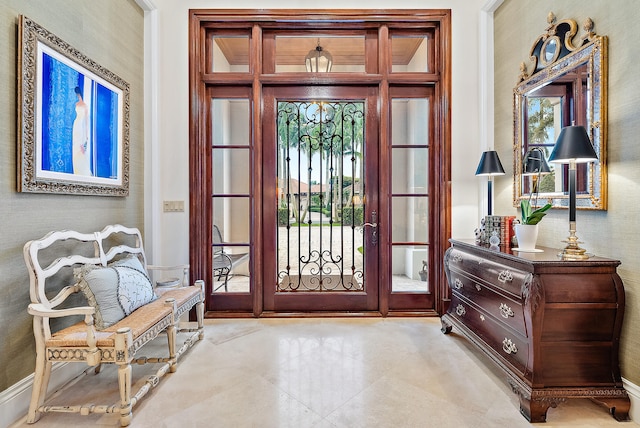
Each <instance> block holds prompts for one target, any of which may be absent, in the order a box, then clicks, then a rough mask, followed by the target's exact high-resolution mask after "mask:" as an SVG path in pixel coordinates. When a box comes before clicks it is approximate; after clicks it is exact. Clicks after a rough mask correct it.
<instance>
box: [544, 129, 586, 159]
mask: <svg viewBox="0 0 640 428" xmlns="http://www.w3.org/2000/svg"><path fill="white" fill-rule="evenodd" d="M597 160H598V155H596V152H595V150H594V149H593V145H592V144H591V140H590V139H589V135H587V130H586V129H585V127H584V126H565V127H564V128H562V131H560V135H559V136H558V140H557V141H556V145H555V146H554V147H553V151H552V152H551V155H550V156H549V162H557V163H569V162H571V161H574V162H575V163H584V162H592V161H597Z"/></svg>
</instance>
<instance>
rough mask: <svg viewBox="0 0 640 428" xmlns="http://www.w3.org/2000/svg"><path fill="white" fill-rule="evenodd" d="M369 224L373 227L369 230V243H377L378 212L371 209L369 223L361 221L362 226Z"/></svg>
mask: <svg viewBox="0 0 640 428" xmlns="http://www.w3.org/2000/svg"><path fill="white" fill-rule="evenodd" d="M365 226H369V227H370V228H372V229H373V231H372V232H371V243H372V244H373V245H378V213H377V212H375V211H373V212H372V213H371V223H369V222H367V223H363V224H362V227H363V228H364V227H365Z"/></svg>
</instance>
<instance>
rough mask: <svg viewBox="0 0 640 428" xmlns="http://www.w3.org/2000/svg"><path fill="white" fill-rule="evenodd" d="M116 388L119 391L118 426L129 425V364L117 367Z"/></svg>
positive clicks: (130, 415) (130, 413)
mask: <svg viewBox="0 0 640 428" xmlns="http://www.w3.org/2000/svg"><path fill="white" fill-rule="evenodd" d="M118 387H119V389H120V426H123V427H126V426H129V424H130V423H131V417H132V412H131V364H120V365H118Z"/></svg>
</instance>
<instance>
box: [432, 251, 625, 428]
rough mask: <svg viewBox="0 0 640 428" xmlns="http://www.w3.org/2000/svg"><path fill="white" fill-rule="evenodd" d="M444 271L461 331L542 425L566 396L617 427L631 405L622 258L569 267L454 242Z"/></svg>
mask: <svg viewBox="0 0 640 428" xmlns="http://www.w3.org/2000/svg"><path fill="white" fill-rule="evenodd" d="M451 245H452V246H451V247H450V248H449V249H448V250H447V252H446V255H445V272H446V274H447V280H448V282H449V287H450V289H451V303H450V306H449V309H448V311H447V313H446V314H445V315H443V316H442V319H441V320H442V331H443V332H444V333H449V332H451V330H452V327H456V328H457V329H458V330H459V331H460V333H462V334H463V335H465V336H466V337H467V338H468V339H469V340H471V341H472V342H473V343H474V344H475V345H477V346H478V347H479V349H481V350H482V351H484V352H485V353H486V354H487V355H488V356H489V357H490V359H491V360H493V361H494V362H495V363H496V364H497V365H498V367H499V368H500V369H501V370H502V371H503V372H504V373H505V374H506V377H507V382H508V383H509V385H510V386H511V388H512V390H513V391H514V393H516V394H517V395H518V396H519V399H520V412H521V413H522V414H523V415H524V416H525V417H526V418H527V419H528V420H529V421H531V422H544V421H545V420H546V414H547V410H548V408H549V407H556V406H557V404H558V403H560V402H562V401H564V400H565V399H567V398H591V399H593V400H595V401H598V402H600V403H603V404H605V405H606V406H607V407H608V408H609V409H610V411H611V413H612V415H613V416H614V417H615V418H616V419H618V420H627V419H628V418H629V416H628V413H629V407H630V401H629V397H628V396H627V393H626V391H625V390H624V388H623V386H622V379H621V377H620V368H619V364H618V348H619V340H620V329H621V327H622V318H623V315H624V288H623V285H622V281H621V280H620V277H619V276H618V274H617V273H616V268H617V266H618V265H619V264H620V262H618V261H616V260H610V259H605V258H601V257H593V258H590V259H588V260H585V261H564V260H560V259H559V258H558V256H557V253H558V250H556V249H551V248H542V250H544V251H542V252H537V253H522V252H517V251H513V252H512V251H511V250H510V249H508V248H506V249H505V248H504V247H501V249H500V250H497V249H496V250H493V249H489V248H487V247H484V246H480V245H476V244H475V243H474V242H473V241H458V240H451Z"/></svg>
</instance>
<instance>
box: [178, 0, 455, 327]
mask: <svg viewBox="0 0 640 428" xmlns="http://www.w3.org/2000/svg"><path fill="white" fill-rule="evenodd" d="M214 30H215V31H225V30H228V31H229V32H235V33H236V34H237V33H238V32H245V33H246V34H247V35H248V36H249V38H250V42H249V46H250V48H249V49H250V52H249V58H250V64H249V71H248V72H228V73H214V72H212V70H211V68H212V67H211V64H212V58H211V49H210V45H209V44H208V43H210V41H209V40H208V35H209V34H210V32H211V31H214ZM295 30H297V31H303V30H325V31H326V32H330V31H332V30H340V31H342V32H343V33H344V32H347V33H348V32H349V31H353V32H354V33H357V34H363V31H364V32H365V33H366V34H369V36H367V38H366V42H365V43H366V46H367V49H373V51H375V53H376V55H375V58H374V57H371V58H369V57H368V59H367V61H365V67H366V73H328V74H326V75H322V74H317V73H280V74H278V73H275V70H274V69H273V67H270V66H269V65H267V66H263V56H262V55H263V48H264V47H265V46H266V47H267V48H268V43H267V44H266V45H263V34H264V33H265V32H266V33H269V32H273V31H295ZM375 31H377V40H376V39H375V38H373V37H370V36H371V35H372V34H374V35H375ZM421 31H429V32H431V34H433V37H432V38H431V39H430V43H431V44H432V47H433V50H432V51H433V52H434V53H435V55H433V57H432V58H431V59H430V62H431V64H430V66H431V67H432V68H430V69H429V71H428V72H424V73H416V72H411V73H399V72H391V46H390V45H391V44H390V42H389V37H390V34H391V33H393V34H419V33H420V32H421ZM294 84H295V85H297V84H309V85H313V84H326V85H362V84H366V85H378V86H379V106H380V113H381V114H380V131H379V135H380V139H381V145H384V144H385V142H386V144H388V142H389V140H390V135H389V133H390V126H389V120H390V118H389V113H388V112H389V86H390V85H434V87H435V93H436V95H435V99H436V100H437V102H436V105H435V106H434V108H435V111H434V114H435V118H436V123H438V124H439V126H438V127H437V129H436V130H435V135H434V144H435V145H438V146H439V147H440V150H439V153H440V156H441V157H440V159H437V162H436V164H435V165H434V168H435V171H434V172H435V174H436V176H437V177H438V178H439V185H437V186H435V188H434V191H433V196H432V197H431V196H430V198H429V199H430V201H431V202H432V203H435V204H437V208H436V211H437V212H438V213H441V217H440V218H439V220H440V221H439V222H438V223H437V225H436V226H437V227H435V230H433V232H434V233H435V236H434V237H433V246H434V249H433V251H435V252H436V254H437V259H438V260H437V263H436V264H437V266H431V269H435V271H434V274H433V281H434V283H435V290H434V292H435V293H436V296H435V297H436V302H435V312H436V313H439V314H442V313H444V311H446V309H447V307H448V302H449V289H448V287H447V284H446V278H445V275H444V267H443V263H442V260H443V258H444V252H445V250H446V248H448V246H449V243H448V239H449V237H450V236H451V161H450V159H451V146H450V140H451V10H450V9H433V10H426V9H401V10H391V9H390V10H383V11H371V10H353V9H330V10H299V9H281V10H264V9H259V10H238V9H193V10H190V12H189V88H190V89H189V101H190V102H189V106H190V108H189V125H190V126H189V168H190V174H189V177H190V178H189V188H190V198H189V210H190V216H189V236H190V240H189V253H190V254H189V259H190V265H191V279H192V280H194V279H199V278H201V279H205V281H206V283H207V284H208V287H209V286H210V285H209V284H212V272H210V265H211V260H212V247H211V237H212V231H211V229H212V226H211V203H212V202H211V198H208V197H203V195H208V194H209V195H210V194H211V192H210V190H211V188H212V185H211V173H212V171H211V163H210V160H209V159H208V158H209V157H210V150H211V148H210V146H208V134H209V132H210V130H211V124H210V123H208V117H209V106H208V98H207V93H208V88H212V87H213V88H216V87H217V88H222V87H225V86H248V87H250V88H251V93H252V100H251V101H252V102H251V105H252V125H251V132H252V141H253V142H254V143H255V142H260V141H262V129H261V120H262V113H261V108H260V106H261V102H262V87H263V85H294ZM254 150H255V151H254V156H257V157H259V156H261V153H260V150H261V145H260V144H255V147H254ZM381 162H382V159H381ZM253 168H254V169H253V173H254V174H261V173H262V171H261V169H260V166H259V165H257V163H256V164H254V165H253ZM207 192H208V193H207ZM252 195H253V201H254V203H252V204H251V205H252V211H251V215H252V216H253V218H262V211H261V204H260V203H258V202H259V201H260V200H261V198H262V191H261V189H260V186H254V188H253V189H252ZM203 213H204V215H203ZM252 228H253V230H252V242H251V249H252V251H253V252H254V254H255V249H256V248H262V236H263V230H262V222H261V221H257V222H255V224H253V225H252ZM389 261H390V260H389V256H388V255H384V254H383V255H382V257H381V260H380V263H381V264H382V265H383V266H384V265H388V263H389ZM250 263H251V266H250V270H251V272H255V273H258V272H262V270H263V266H262V262H261V258H260V257H251V262H250ZM257 275H258V277H255V278H253V280H254V281H257V282H260V281H261V280H262V278H260V277H259V275H260V274H257ZM387 280H390V278H387ZM380 294H381V297H380V313H381V314H382V315H383V316H386V315H394V314H395V313H394V312H390V311H389V305H388V299H387V298H386V297H384V296H386V293H380ZM262 299H263V296H262V293H261V287H255V290H254V295H253V308H252V309H253V310H252V311H250V312H243V313H241V314H240V315H242V314H245V316H246V315H253V316H261V315H262V312H263V306H262ZM399 314H402V315H407V314H405V313H399ZM222 315H223V316H231V315H234V314H233V313H231V312H228V313H224V314H222ZM207 316H220V314H216V313H207Z"/></svg>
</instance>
